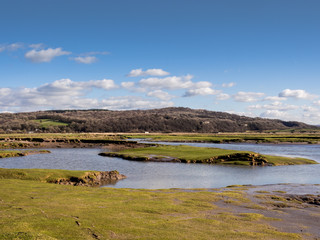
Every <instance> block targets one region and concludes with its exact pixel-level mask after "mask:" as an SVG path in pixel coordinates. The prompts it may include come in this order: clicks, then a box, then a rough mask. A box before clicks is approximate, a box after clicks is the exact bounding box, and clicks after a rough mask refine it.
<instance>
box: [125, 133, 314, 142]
mask: <svg viewBox="0 0 320 240" xmlns="http://www.w3.org/2000/svg"><path fill="white" fill-rule="evenodd" d="M124 136H125V137H127V138H129V139H132V138H142V139H150V140H152V141H165V142H209V143H241V142H254V143H308V144H319V143H320V134H319V133H317V134H307V133H306V134H301V133H287V134H283V133H281V134H273V133H263V134H258V133H254V134H253V133H234V134H232V133H223V134H199V133H195V134H174V133H173V134H128V135H124Z"/></svg>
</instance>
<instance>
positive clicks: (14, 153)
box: [0, 150, 50, 158]
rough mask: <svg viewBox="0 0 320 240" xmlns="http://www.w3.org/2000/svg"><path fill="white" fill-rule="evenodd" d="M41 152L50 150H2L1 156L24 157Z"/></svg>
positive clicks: (0, 151)
mask: <svg viewBox="0 0 320 240" xmlns="http://www.w3.org/2000/svg"><path fill="white" fill-rule="evenodd" d="M40 153H50V151H48V150H39V151H38V150H23V151H17V150H0V158H8V157H22V156H26V155H29V154H40Z"/></svg>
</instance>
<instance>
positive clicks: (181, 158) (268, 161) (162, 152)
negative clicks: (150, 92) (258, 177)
mask: <svg viewBox="0 0 320 240" xmlns="http://www.w3.org/2000/svg"><path fill="white" fill-rule="evenodd" d="M101 155H103V156H114V157H121V158H124V159H128V160H137V161H175V162H184V163H215V164H234V165H274V166H278V165H295V164H316V163H317V162H316V161H313V160H309V159H304V158H289V157H278V156H269V155H260V154H257V153H254V152H250V151H236V150H226V149H219V148H203V147H192V146H184V145H180V146H168V145H159V146H156V147H146V148H136V149H126V150H122V151H119V152H107V153H102V154H101Z"/></svg>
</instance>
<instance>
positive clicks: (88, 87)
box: [0, 79, 173, 111]
mask: <svg viewBox="0 0 320 240" xmlns="http://www.w3.org/2000/svg"><path fill="white" fill-rule="evenodd" d="M116 87H118V86H117V85H116V84H115V83H114V81H113V80H111V79H102V80H91V81H86V82H75V81H72V80H70V79H60V80H57V81H54V82H52V83H47V84H44V85H41V86H39V87H35V88H19V89H10V88H0V109H1V111H33V110H42V109H43V110H44V109H88V108H104V109H147V108H162V107H170V106H173V103H172V102H170V101H169V98H170V97H171V96H170V95H166V94H167V93H162V97H161V96H160V95H157V92H153V93H151V95H152V96H154V97H158V98H160V99H162V100H160V101H152V100H149V99H144V98H141V97H109V98H106V99H97V98H88V97H87V94H88V93H90V92H91V91H92V90H93V88H98V89H104V90H111V89H114V88H116ZM158 94H159V93H158ZM151 95H150V96H151ZM164 96H166V97H167V98H166V99H165V97H164Z"/></svg>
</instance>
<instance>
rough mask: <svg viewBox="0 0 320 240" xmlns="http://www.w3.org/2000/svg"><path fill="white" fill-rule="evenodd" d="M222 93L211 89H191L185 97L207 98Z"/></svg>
mask: <svg viewBox="0 0 320 240" xmlns="http://www.w3.org/2000/svg"><path fill="white" fill-rule="evenodd" d="M218 93H220V91H218V90H214V89H212V88H210V87H204V88H196V89H189V90H188V91H187V92H186V93H185V94H184V97H192V96H197V95H201V96H206V95H215V94H218Z"/></svg>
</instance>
